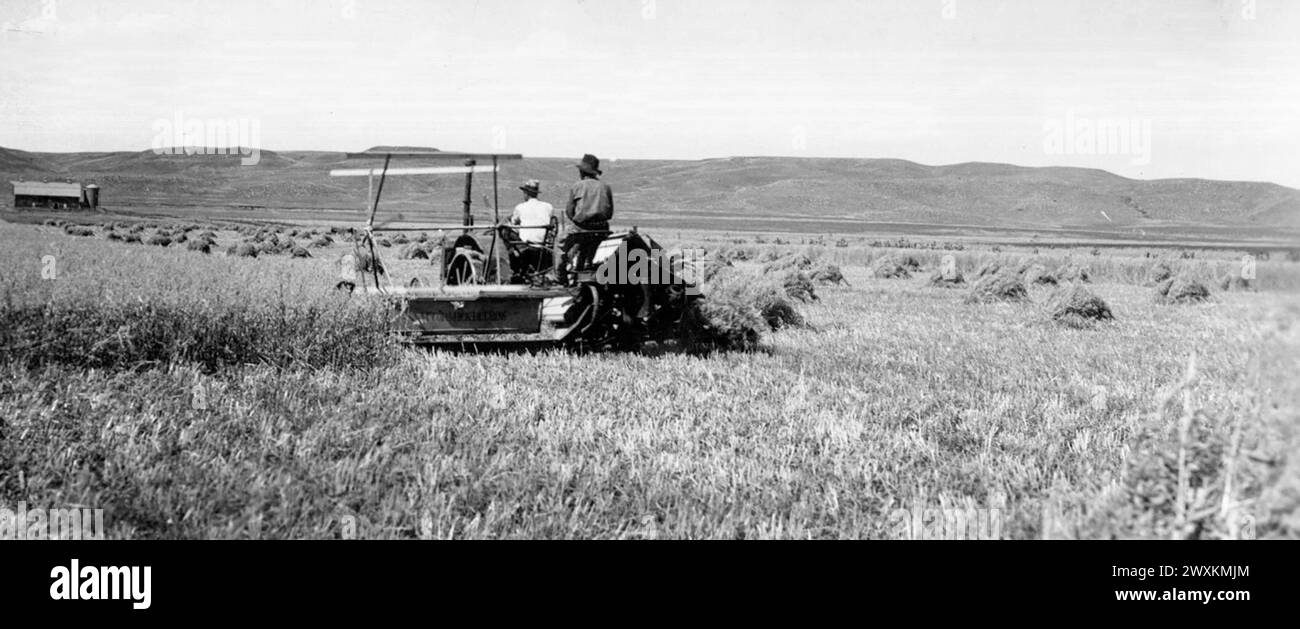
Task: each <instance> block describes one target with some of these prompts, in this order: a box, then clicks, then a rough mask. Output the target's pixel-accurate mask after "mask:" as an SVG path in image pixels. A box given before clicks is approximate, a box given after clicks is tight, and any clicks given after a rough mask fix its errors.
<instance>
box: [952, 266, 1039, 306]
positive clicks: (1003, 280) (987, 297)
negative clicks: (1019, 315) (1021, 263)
mask: <svg viewBox="0 0 1300 629" xmlns="http://www.w3.org/2000/svg"><path fill="white" fill-rule="evenodd" d="M1028 300H1029V291H1028V290H1027V289H1026V288H1025V284H1024V282H1022V281H1020V277H1019V276H1018V275H1016V274H1015V273H1014V272H1010V271H1008V270H1005V269H1004V270H1002V271H1000V272H998V273H994V274H992V275H985V276H983V277H981V278H979V279H978V280H976V282H975V284H974V285H972V286H971V289H970V293H968V294H967V295H966V299H965V302H966V303H968V304H984V303H993V302H999V301H1006V302H1022V301H1028Z"/></svg>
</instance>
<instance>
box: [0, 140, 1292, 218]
mask: <svg viewBox="0 0 1300 629" xmlns="http://www.w3.org/2000/svg"><path fill="white" fill-rule="evenodd" d="M575 161H576V160H574V159H572V158H528V159H525V160H523V161H519V162H503V164H502V171H501V175H500V177H501V182H502V183H501V194H502V196H503V198H502V199H501V203H502V205H503V206H504V207H510V206H512V205H513V204H514V203H516V202H517V200H518V198H519V196H518V192H517V191H516V190H515V185H517V182H520V181H523V180H525V179H530V178H536V179H539V180H541V181H542V182H543V194H542V198H543V199H544V200H548V201H550V202H552V203H554V204H556V205H560V204H562V202H563V196H564V192H565V189H566V187H567V185H568V183H569V182H571V181H572V180H573V179H574V178H575V170H574V168H573V163H574V162H575ZM381 163H382V159H379V158H375V159H368V158H367V159H353V160H345V159H344V154H343V153H341V152H338V153H335V152H325V151H270V150H262V151H261V159H260V161H259V162H258V163H257V164H256V165H254V166H241V165H240V159H239V156H238V155H235V156H230V155H184V154H181V155H158V154H155V153H153V152H152V151H139V152H113V153H33V152H26V151H19V150H14V149H7V148H0V175H3V176H5V177H6V178H7V180H15V179H17V178H19V177H25V178H29V179H39V178H50V179H53V178H62V177H69V178H73V179H79V180H82V181H87V182H90V181H94V182H95V183H98V184H100V186H101V187H102V192H101V194H102V198H103V203H104V204H105V205H106V206H108V207H110V208H112V207H119V208H120V207H130V206H160V205H166V206H203V207H213V208H222V207H240V206H243V207H249V206H252V207H265V208H290V209H291V208H314V209H344V210H358V209H360V208H362V207H364V205H365V199H366V187H367V183H366V180H365V178H364V177H349V178H332V177H330V176H329V170H330V169H332V168H342V167H348V168H356V167H364V166H367V165H374V166H376V167H377V166H379V165H380V164H381ZM417 163H418V164H420V165H424V164H428V163H430V162H428V161H420V162H410V163H408V162H402V165H412V164H417ZM602 166H603V168H604V170H605V177H604V179H605V180H606V181H608V182H609V183H610V184H611V185H612V186H613V187H614V190H615V195H616V211H617V212H618V213H620V214H621V215H623V216H631V217H637V218H639V219H644V220H648V221H651V222H653V221H656V220H658V221H663V220H671V219H672V218H673V217H690V218H692V219H709V220H713V221H717V222H722V223H725V224H728V225H731V224H734V225H735V228H736V229H744V228H745V223H746V221H760V222H761V221H768V222H770V221H778V220H779V221H799V220H810V221H833V222H838V223H842V224H852V223H854V222H859V221H861V222H871V223H891V222H892V223H920V224H927V225H939V226H967V225H969V226H976V227H1003V228H1018V229H1039V228H1080V229H1093V230H1101V231H1106V230H1119V231H1132V230H1137V229H1146V228H1151V229H1160V228H1168V227H1169V226H1195V227H1198V228H1216V227H1222V228H1225V229H1231V230H1248V231H1252V232H1267V231H1269V230H1275V229H1281V230H1283V231H1285V232H1291V231H1293V230H1300V191H1298V190H1294V189H1291V188H1286V187H1283V186H1279V185H1276V184H1272V183H1263V182H1234V181H1211V180H1203V179H1163V180H1134V179H1127V178H1124V177H1120V176H1118V175H1115V174H1112V173H1109V172H1106V171H1102V170H1095V169H1083V168H1067V167H1049V168H1029V167H1022V166H1014V165H1009V164H990V163H964V164H952V165H946V166H926V165H922V164H917V163H914V162H909V161H905V160H898V159H842V158H786V157H729V158H718V159H705V160H618V161H616V162H605V163H604V164H602ZM477 177H478V178H477V182H478V183H477V184H476V186H477V190H476V192H475V201H476V203H481V202H482V200H483V193H484V192H486V193H488V194H490V192H491V185H490V181H491V176H490V175H487V176H484V175H479V176H477ZM463 186H464V183H463V180H462V179H461V178H459V177H437V178H435V177H416V178H393V179H390V180H389V181H388V183H387V184H386V187H385V190H384V208H385V209H388V210H393V211H401V212H412V211H427V210H430V209H433V210H435V213H436V214H438V215H440V216H442V217H453V216H456V212H457V211H458V209H459V200H460V195H461V192H462V190H463Z"/></svg>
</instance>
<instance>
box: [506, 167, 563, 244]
mask: <svg viewBox="0 0 1300 629" xmlns="http://www.w3.org/2000/svg"><path fill="white" fill-rule="evenodd" d="M519 189H520V190H522V191H523V192H524V202H523V203H520V204H519V205H516V206H515V211H514V214H511V215H510V224H511V225H524V226H525V227H521V228H519V239H520V240H523V241H524V242H526V243H529V244H534V245H540V244H542V243H544V242H545V241H546V229H547V228H546V226H547V225H550V224H551V216H553V215H554V213H555V208H554V207H553V206H552V205H551V204H550V203H547V202H545V201H541V200H539V199H538V198H537V196H538V195H539V194H541V193H542V182H540V181H538V180H536V179H529V180H528V181H526V182H524V185H522V186H519Z"/></svg>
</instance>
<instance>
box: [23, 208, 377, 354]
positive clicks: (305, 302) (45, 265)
mask: <svg viewBox="0 0 1300 629" xmlns="http://www.w3.org/2000/svg"><path fill="white" fill-rule="evenodd" d="M0 248H3V250H4V254H3V255H4V257H5V260H6V265H7V266H8V267H9V268H10V269H12V272H11V274H7V275H6V276H5V278H4V279H3V283H2V284H0V352H2V353H3V355H4V357H5V358H6V359H8V360H10V361H16V362H18V363H20V364H23V365H27V366H30V367H35V366H40V365H46V364H66V365H76V366H82V367H94V368H109V367H112V368H116V367H131V366H139V365H149V364H160V363H167V362H169V361H193V362H196V363H199V364H201V365H203V366H204V367H205V368H209V369H214V368H217V367H219V366H221V365H229V364H268V365H275V366H280V367H284V366H291V365H302V366H308V367H319V366H334V367H365V366H369V365H376V364H382V363H383V362H385V361H389V360H391V359H392V357H393V355H392V354H393V347H392V345H391V342H390V341H389V339H388V335H387V334H386V332H387V329H388V327H387V322H388V320H389V317H390V316H391V312H390V311H389V310H388V309H386V308H385V307H384V306H383V304H376V303H361V302H360V300H356V301H354V300H352V299H350V298H349V297H348V296H347V295H346V294H340V293H336V292H333V291H331V290H330V286H331V285H332V282H331V281H330V280H331V278H330V275H329V265H328V263H324V264H321V263H316V264H313V262H314V261H310V260H307V261H301V260H292V261H289V260H286V261H282V262H281V263H279V264H258V263H256V262H255V261H249V260H242V259H234V258H226V257H209V256H202V255H199V254H196V253H194V252H187V251H179V250H164V249H159V248H141V247H131V246H130V245H120V244H114V243H108V242H105V241H87V240H79V241H77V242H76V243H75V245H73V244H70V243H69V242H65V241H63V240H58V239H55V240H40V239H32V238H23V237H21V236H20V235H19V232H18V231H17V230H15V229H13V228H5V229H0Z"/></svg>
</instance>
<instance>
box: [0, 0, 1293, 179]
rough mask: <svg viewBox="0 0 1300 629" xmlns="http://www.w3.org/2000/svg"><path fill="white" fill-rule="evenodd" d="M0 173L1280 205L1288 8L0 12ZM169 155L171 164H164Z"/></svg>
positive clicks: (556, 2)
mask: <svg viewBox="0 0 1300 629" xmlns="http://www.w3.org/2000/svg"><path fill="white" fill-rule="evenodd" d="M0 23H3V27H2V28H0V146H6V147H10V148H18V149H24V150H31V151H109V150H144V149H148V148H151V147H154V146H157V145H159V144H160V143H175V144H180V143H182V142H183V141H184V140H185V139H186V138H185V137H184V135H183V132H182V129H186V128H188V129H191V130H193V129H196V128H198V129H203V128H206V129H212V128H216V127H220V126H221V124H222V123H225V122H227V121H232V120H234V121H238V122H239V123H240V124H241V125H242V127H241V128H243V129H245V131H244V132H243V134H242V135H240V136H239V137H240V138H241V139H243V140H246V141H247V142H245V143H247V144H252V145H256V146H259V147H261V148H264V149H272V150H303V149H314V150H361V149H364V148H366V147H370V146H374V145H380V144H400V145H419V146H433V147H438V148H442V149H446V150H460V151H497V152H513V153H523V154H525V155H532V156H566V157H574V158H576V157H578V156H581V155H582V154H583V153H594V154H596V155H597V156H599V157H601V158H602V159H633V158H656V159H698V158H708V157H727V156H736V155H777V156H806V157H891V158H901V159H908V160H913V161H917V162H920V163H924V164H952V163H960V162H968V161H982V162H1005V163H1012V164H1020V165H1025V166H1052V165H1058V166H1082V167H1092V168H1103V169H1106V170H1109V171H1111V172H1115V173H1117V174H1120V175H1124V176H1127V177H1133V178H1140V179H1153V178H1166V177H1205V178H1212V179H1228V180H1249V181H1273V182H1277V183H1281V184H1284V185H1289V186H1291V187H1296V188H1300V167H1298V166H1300V160H1298V159H1297V158H1300V2H1294V1H1289V0H1178V1H1175V0H1168V1H1164V0H1160V1H1157V0H1152V1H1141V0H1132V1H1127V0H1091V1H1074V0H1023V1H1021V0H1015V1H998V0H859V1H844V0H781V1H762V0H756V1H751V2H739V1H733V0H709V1H707V2H706V1H700V0H528V1H522V0H515V1H501V0H496V1H494V0H484V1H480V2H469V1H457V2H439V1H435V0H423V1H410V2H407V1H399V0H318V1H313V0H284V1H277V0H254V1H243V0H226V1H212V2H208V1H204V0H193V1H189V0H158V1H152V0H139V1H123V2H116V1H112V0H102V1H97V0H0ZM169 141H172V142H169Z"/></svg>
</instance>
